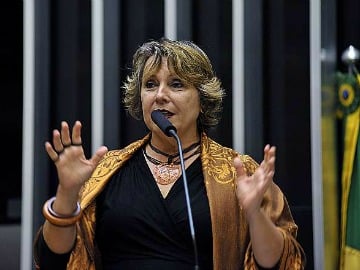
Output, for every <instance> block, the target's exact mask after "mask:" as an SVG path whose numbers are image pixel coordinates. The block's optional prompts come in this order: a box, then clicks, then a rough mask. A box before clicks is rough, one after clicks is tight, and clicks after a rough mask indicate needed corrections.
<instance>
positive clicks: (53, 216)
mask: <svg viewBox="0 0 360 270" xmlns="http://www.w3.org/2000/svg"><path fill="white" fill-rule="evenodd" d="M55 201H56V197H52V198H51V199H49V200H47V201H46V202H45V204H44V206H43V215H44V217H45V219H46V220H47V221H48V222H50V223H51V224H53V225H55V226H59V227H68V226H72V225H74V224H75V223H76V222H77V221H78V220H79V219H80V218H81V216H82V210H81V207H80V203H79V202H77V203H76V206H75V208H72V209H73V210H71V211H64V212H60V211H58V210H57V209H54V208H53V205H54V203H55ZM69 212H70V213H69Z"/></svg>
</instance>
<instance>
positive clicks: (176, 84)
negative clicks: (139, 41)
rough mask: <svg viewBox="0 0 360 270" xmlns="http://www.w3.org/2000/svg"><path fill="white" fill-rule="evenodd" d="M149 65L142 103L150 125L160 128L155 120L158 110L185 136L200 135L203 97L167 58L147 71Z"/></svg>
mask: <svg viewBox="0 0 360 270" xmlns="http://www.w3.org/2000/svg"><path fill="white" fill-rule="evenodd" d="M151 60H152V59H151V58H150V59H149V60H148V61H147V63H146V64H145V69H144V75H143V79H142V84H141V102H142V110H143V117H144V121H145V124H146V126H147V127H148V128H149V129H150V130H151V131H152V132H153V133H154V134H156V133H159V132H161V133H162V131H160V129H159V128H158V127H157V125H156V124H155V123H154V122H153V121H152V120H151V113H152V112H153V111H154V110H161V111H162V112H163V114H164V115H165V116H166V118H168V119H169V121H170V122H171V123H172V124H173V125H174V126H175V127H176V129H177V133H178V135H179V136H180V137H182V138H183V139H185V140H186V139H189V140H193V138H194V136H195V137H197V135H198V134H197V121H196V120H197V118H198V116H199V113H200V97H199V92H198V90H197V89H196V88H195V87H194V86H193V85H188V84H186V83H185V82H184V81H183V80H182V79H180V77H179V76H177V75H176V74H175V73H174V71H173V69H172V68H170V69H169V67H168V65H167V59H166V58H163V59H162V62H161V66H160V68H159V69H157V70H154V71H153V72H151V73H150V72H149V71H147V70H148V69H147V65H148V63H149V62H150V61H151Z"/></svg>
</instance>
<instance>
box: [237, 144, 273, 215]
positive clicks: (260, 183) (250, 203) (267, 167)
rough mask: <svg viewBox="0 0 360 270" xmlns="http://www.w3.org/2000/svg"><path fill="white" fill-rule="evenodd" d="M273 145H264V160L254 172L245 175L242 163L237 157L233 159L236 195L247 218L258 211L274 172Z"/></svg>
mask: <svg viewBox="0 0 360 270" xmlns="http://www.w3.org/2000/svg"><path fill="white" fill-rule="evenodd" d="M275 153H276V148H275V146H270V145H266V146H265V147H264V160H263V161H262V162H261V163H260V166H259V167H258V168H257V169H256V170H255V172H254V174H252V175H250V176H249V175H247V173H246V170H245V168H244V165H243V164H242V162H241V160H240V158H239V157H236V158H235V159H234V166H235V169H236V172H237V177H236V180H235V184H236V196H237V198H238V200H239V204H240V207H241V208H242V209H243V210H244V211H245V214H246V216H247V218H248V220H249V219H251V217H252V216H253V214H256V213H258V212H259V211H260V206H261V202H262V200H263V197H264V194H265V192H266V190H267V189H268V187H269V185H270V184H271V182H272V181H273V176H274V174H275Z"/></svg>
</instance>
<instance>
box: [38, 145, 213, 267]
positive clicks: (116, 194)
mask: <svg viewBox="0 0 360 270" xmlns="http://www.w3.org/2000/svg"><path fill="white" fill-rule="evenodd" d="M186 176H187V180H188V190H189V196H190V200H191V208H192V215H193V221H194V227H195V237H196V244H197V251H198V260H199V266H200V270H203V269H204V270H208V269H209V270H210V269H213V262H212V233H211V219H210V209H209V203H208V198H207V195H206V190H205V185H204V180H203V175H202V169H201V161H200V158H198V159H196V160H195V161H194V162H193V163H192V164H191V165H190V166H189V167H188V168H187V169H186ZM95 241H96V243H97V245H98V248H99V251H100V253H101V256H102V265H103V269H104V270H113V269H121V270H130V269H131V270H134V269H139V270H140V269H141V270H147V269H149V270H150V269H151V270H152V269H160V270H161V269H171V270H180V269H181V270H186V269H189V270H190V269H194V265H195V260H194V247H193V240H192V237H191V234H190V227H189V219H188V210H187V207H186V199H185V191H184V185H183V179H182V177H180V178H179V179H178V180H177V181H176V182H175V184H174V185H173V187H172V188H171V190H170V192H169V193H168V195H167V197H166V198H163V197H162V194H161V192H160V190H159V188H158V186H157V184H156V182H155V181H154V178H153V176H152V174H151V171H150V169H149V167H148V166H147V164H146V161H145V158H144V156H143V154H142V151H138V152H137V153H136V154H135V155H134V156H133V158H131V159H130V160H129V161H128V162H127V164H125V165H124V166H123V167H122V168H121V169H120V170H119V171H118V172H117V173H116V174H114V176H113V177H112V178H111V179H110V181H109V183H108V184H107V185H106V187H105V189H104V190H103V192H102V193H101V194H100V195H99V196H98V197H97V201H96V232H95ZM42 242H43V241H42ZM43 244H44V243H43ZM42 246H43V248H42V250H43V251H46V249H47V251H49V250H48V248H47V247H46V244H45V245H42ZM63 257H64V256H63ZM48 258H49V259H50V256H44V258H43V259H44V260H45V261H48ZM65 258H66V261H67V260H68V257H65ZM57 260H59V258H57ZM63 260H64V259H63ZM66 261H65V262H66ZM57 263H58V262H57ZM57 266H59V264H57ZM43 269H45V268H43ZM51 269H55V268H51Z"/></svg>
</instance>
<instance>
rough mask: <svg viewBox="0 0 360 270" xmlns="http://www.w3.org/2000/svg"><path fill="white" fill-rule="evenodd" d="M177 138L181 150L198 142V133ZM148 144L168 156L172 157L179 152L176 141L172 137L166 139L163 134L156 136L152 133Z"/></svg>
mask: <svg viewBox="0 0 360 270" xmlns="http://www.w3.org/2000/svg"><path fill="white" fill-rule="evenodd" d="M178 136H179V137H180V141H181V146H182V149H186V148H188V147H189V146H190V145H192V144H194V143H196V142H199V141H200V135H199V134H198V133H196V134H194V135H188V134H187V135H186V136H182V135H181V134H178ZM149 144H151V145H152V146H154V147H155V148H157V149H158V150H160V151H161V152H163V153H166V154H168V155H174V154H176V153H178V152H179V149H178V145H177V142H176V139H175V138H174V137H168V136H166V135H165V134H163V133H161V134H158V133H156V132H153V133H152V134H151V138H150V142H149Z"/></svg>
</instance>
